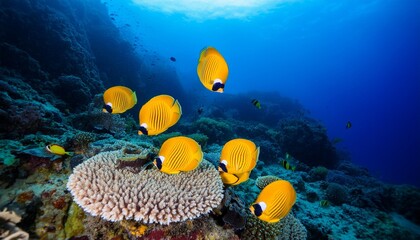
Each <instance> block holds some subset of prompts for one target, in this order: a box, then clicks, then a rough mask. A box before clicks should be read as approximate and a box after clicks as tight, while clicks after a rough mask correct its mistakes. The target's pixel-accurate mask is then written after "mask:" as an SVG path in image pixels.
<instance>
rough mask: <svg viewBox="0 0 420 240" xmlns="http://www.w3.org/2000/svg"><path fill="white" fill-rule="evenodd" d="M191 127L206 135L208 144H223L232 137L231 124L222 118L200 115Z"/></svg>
mask: <svg viewBox="0 0 420 240" xmlns="http://www.w3.org/2000/svg"><path fill="white" fill-rule="evenodd" d="M193 127H194V129H197V131H198V132H199V133H202V134H204V135H206V136H207V137H208V143H209V144H212V143H218V144H224V143H226V142H227V141H229V140H231V139H232V138H233V137H234V133H233V130H232V126H230V125H229V124H228V123H227V122H226V121H224V120H215V119H212V118H208V117H202V118H200V119H198V120H197V121H195V122H194V124H193Z"/></svg>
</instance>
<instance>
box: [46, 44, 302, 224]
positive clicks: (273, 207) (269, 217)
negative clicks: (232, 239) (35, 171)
mask: <svg viewBox="0 0 420 240" xmlns="http://www.w3.org/2000/svg"><path fill="white" fill-rule="evenodd" d="M197 75H198V78H199V80H200V82H201V83H202V84H203V86H204V87H205V88H206V89H208V90H210V91H213V92H219V93H223V91H224V88H225V84H226V81H227V78H228V75H229V68H228V64H227V62H226V60H225V59H224V57H223V56H222V54H220V53H219V51H217V50H216V49H215V48H213V47H206V48H204V49H203V50H202V51H201V52H200V56H199V59H198V65H197ZM103 100H104V106H103V112H108V113H111V114H120V113H124V112H126V111H127V110H129V109H131V108H133V107H134V105H136V103H137V97H136V93H135V92H134V91H132V90H131V89H129V88H127V87H124V86H114V87H111V88H109V89H107V90H106V91H105V92H104V95H103ZM252 104H254V105H255V106H256V107H257V108H259V109H260V108H261V105H260V103H259V102H258V100H256V99H254V100H252ZM181 115H182V108H181V105H180V103H179V102H178V100H176V99H174V98H173V97H172V96H169V95H158V96H155V97H153V98H151V99H150V100H149V101H148V102H146V103H145V104H144V105H143V106H142V107H141V109H140V112H139V125H140V126H139V129H138V134H139V135H148V136H153V135H158V134H161V133H163V132H165V131H166V130H167V129H169V128H170V127H172V126H173V125H175V124H176V123H177V122H178V120H179V119H180V118H181ZM46 149H47V150H48V151H49V152H51V153H53V154H57V155H66V154H68V153H67V152H66V151H65V150H64V148H63V147H61V146H59V145H49V146H47V148H46ZM259 152H260V148H259V147H257V146H256V145H255V143H253V142H252V141H250V140H248V139H242V138H237V139H232V140H230V141H228V142H227V143H226V144H225V145H224V146H223V148H222V151H221V154H220V163H219V166H218V170H219V173H220V177H221V179H222V181H223V183H224V184H225V185H226V186H234V185H238V184H240V183H243V182H245V181H247V180H248V179H249V176H250V174H251V171H252V170H253V169H254V168H255V166H256V165H257V162H258V157H259ZM202 159H203V152H202V150H201V146H200V145H199V144H198V143H197V142H196V141H195V140H193V139H191V138H188V137H184V136H180V137H172V138H169V139H167V140H166V141H165V142H164V143H163V144H162V146H161V148H160V151H159V154H158V156H157V157H156V158H155V159H154V161H153V163H154V165H155V166H156V167H157V169H159V170H160V171H161V172H163V173H166V174H180V173H182V172H187V171H191V170H194V169H196V168H197V167H198V166H199V165H200V163H201V161H202ZM286 163H287V162H286ZM286 163H283V166H284V167H285V168H286V169H289V164H288V163H287V164H286ZM293 170H294V169H293ZM295 201H296V192H295V190H294V188H293V186H292V185H291V184H290V183H289V182H288V181H285V180H278V181H275V182H272V183H270V184H268V185H267V186H266V187H265V188H264V189H263V190H262V191H261V192H260V194H259V196H258V197H257V199H256V200H255V202H254V203H253V204H252V205H251V206H250V211H251V212H252V213H253V214H254V215H255V216H256V217H258V218H259V219H260V220H262V221H265V222H268V223H274V222H278V221H280V219H282V218H283V217H285V216H286V215H287V214H288V213H289V212H290V210H291V209H292V206H293V205H294V203H295Z"/></svg>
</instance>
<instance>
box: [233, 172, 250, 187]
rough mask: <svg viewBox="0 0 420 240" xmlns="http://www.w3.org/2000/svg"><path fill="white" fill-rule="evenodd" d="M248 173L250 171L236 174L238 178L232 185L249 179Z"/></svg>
mask: <svg viewBox="0 0 420 240" xmlns="http://www.w3.org/2000/svg"><path fill="white" fill-rule="evenodd" d="M250 174H251V171H249V172H244V173H242V174H240V175H238V177H239V179H238V181H237V182H236V183H235V184H234V185H237V184H240V183H243V182H245V181H247V180H248V179H249V175H250Z"/></svg>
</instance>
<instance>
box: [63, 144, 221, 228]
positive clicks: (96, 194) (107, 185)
mask: <svg viewBox="0 0 420 240" xmlns="http://www.w3.org/2000/svg"><path fill="white" fill-rule="evenodd" d="M120 157H121V151H110V152H103V153H100V154H98V155H95V156H94V157H92V158H90V159H88V160H86V161H85V162H83V163H82V164H80V165H78V166H77V167H76V168H75V169H74V172H73V174H72V175H70V178H69V181H68V183H67V188H68V189H69V190H70V192H71V194H72V195H73V198H74V201H75V202H76V203H77V204H79V206H81V207H82V208H83V209H84V210H85V211H86V212H88V213H90V214H91V215H93V216H101V217H102V218H103V219H106V220H109V221H113V222H115V221H121V220H130V219H134V220H136V221H141V222H143V223H159V224H169V223H171V222H180V221H185V220H187V219H194V218H197V217H199V216H200V215H203V214H206V213H208V212H209V211H210V210H212V209H213V208H214V207H217V206H218V205H219V203H220V202H221V201H222V199H223V183H222V181H221V179H220V177H219V173H218V171H217V170H216V169H215V168H214V166H213V165H211V164H210V163H209V162H207V161H206V160H203V161H202V162H201V164H200V166H199V167H198V168H197V169H195V170H193V171H189V172H185V173H180V174H173V175H168V174H165V173H162V172H160V171H158V170H157V169H154V168H153V169H145V170H141V171H140V172H138V173H134V172H132V171H130V170H129V169H126V168H120V169H118V168H117V160H118V158H120Z"/></svg>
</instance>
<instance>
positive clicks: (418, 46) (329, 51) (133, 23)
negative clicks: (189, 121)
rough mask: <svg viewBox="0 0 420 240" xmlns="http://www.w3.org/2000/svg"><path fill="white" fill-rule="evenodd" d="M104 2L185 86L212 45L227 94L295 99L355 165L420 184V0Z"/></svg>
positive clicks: (127, 32) (195, 85)
mask: <svg viewBox="0 0 420 240" xmlns="http://www.w3.org/2000/svg"><path fill="white" fill-rule="evenodd" d="M104 2H106V3H107V5H108V6H109V9H110V14H111V16H113V18H114V21H115V23H116V25H117V26H119V27H120V30H121V31H122V33H123V34H124V36H125V38H126V39H128V40H129V41H131V42H132V43H134V44H136V45H137V46H141V48H139V49H142V50H139V51H143V50H144V49H148V50H149V51H148V52H140V54H143V55H149V56H150V55H153V56H155V58H156V59H157V60H162V59H168V60H167V64H168V67H173V68H175V69H176V74H178V76H179V78H180V79H181V82H182V84H183V87H184V88H185V89H187V90H188V91H193V92H196V93H197V92H198V93H199V92H200V91H201V90H202V86H201V83H200V82H199V81H198V78H197V74H196V63H197V59H198V55H199V52H200V50H201V49H202V48H203V47H205V46H214V47H216V48H217V49H218V50H219V51H220V52H221V53H222V54H223V55H224V57H225V58H226V60H227V62H228V64H229V68H230V74H229V79H228V82H227V84H226V88H225V93H226V94H237V93H247V92H248V91H251V90H258V91H277V92H279V93H280V94H281V95H283V96H287V97H290V98H293V99H296V100H297V101H299V102H300V103H301V104H302V105H303V106H304V107H305V108H307V109H308V110H309V111H310V112H311V116H312V117H314V118H316V119H318V120H320V121H321V122H322V123H323V124H324V125H325V127H326V128H327V129H328V134H329V136H330V138H331V139H333V138H336V137H339V138H342V139H343V142H341V143H339V145H338V147H339V148H342V149H345V150H347V151H349V152H350V154H351V159H352V161H353V162H355V163H356V164H358V165H361V166H364V167H366V168H368V169H369V170H370V172H371V173H372V174H373V175H374V176H377V177H378V178H380V179H382V180H384V181H386V182H389V183H398V184H404V183H405V184H414V185H417V186H420V177H418V172H419V171H420V125H419V124H420V1H417V0H401V1H396V0H366V1H365V0H363V1H362V0H356V1H346V0H338V1H326V0H322V1H275V2H272V1H267V2H268V3H267V4H266V5H263V6H259V7H258V6H257V7H255V8H245V9H246V10H244V8H240V7H238V9H237V10H235V8H234V7H229V6H219V7H217V6H216V7H214V8H210V5H209V4H210V3H209V2H206V1H204V3H201V4H193V2H191V1H186V3H184V4H183V3H182V2H184V1H179V2H178V3H177V4H176V5H175V6H169V5H170V4H169V5H168V4H163V5H159V3H160V1H153V2H150V1H128V0H127V1H123V0H120V1H115V0H114V1H104ZM262 2H264V1H262ZM214 3H219V2H218V1H214ZM252 4H254V2H250V3H249V4H248V5H252ZM238 5H241V3H238ZM209 8H210V9H211V11H206V9H209ZM172 56H173V57H175V58H176V62H171V61H169V58H170V57H172ZM206 94H207V93H206ZM220 98H223V95H220ZM250 98H252V96H250ZM192 101H193V100H192ZM262 104H264V103H262ZM227 107H228V106H227ZM347 121H350V122H351V123H352V127H351V128H350V129H346V127H345V125H346V123H347Z"/></svg>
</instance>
